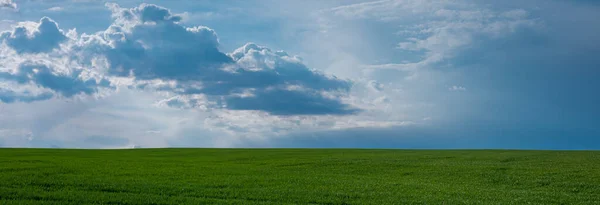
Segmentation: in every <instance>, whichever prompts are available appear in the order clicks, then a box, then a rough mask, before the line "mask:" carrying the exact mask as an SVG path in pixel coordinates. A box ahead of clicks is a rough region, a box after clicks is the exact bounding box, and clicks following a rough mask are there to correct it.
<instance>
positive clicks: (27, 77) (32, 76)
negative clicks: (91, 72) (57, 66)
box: [0, 62, 110, 101]
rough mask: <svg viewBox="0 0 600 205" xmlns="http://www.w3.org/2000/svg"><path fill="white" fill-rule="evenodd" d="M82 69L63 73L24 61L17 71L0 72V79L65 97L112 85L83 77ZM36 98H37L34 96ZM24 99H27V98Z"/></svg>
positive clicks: (93, 91)
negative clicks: (39, 88)
mask: <svg viewBox="0 0 600 205" xmlns="http://www.w3.org/2000/svg"><path fill="white" fill-rule="evenodd" d="M81 72H82V71H81V70H76V71H75V73H70V74H61V73H55V70H54V69H51V68H49V67H48V66H47V65H43V64H36V63H35V62H25V63H22V64H21V65H20V66H19V68H18V69H17V72H16V73H14V74H13V73H0V79H5V80H10V81H14V82H17V83H19V84H28V83H31V84H34V85H38V86H40V87H42V88H47V89H50V90H52V91H56V92H57V93H58V94H60V95H62V96H64V97H72V96H74V95H77V94H87V95H89V94H93V93H96V92H97V91H98V88H101V87H110V82H109V81H108V80H106V79H101V80H100V81H99V82H98V81H97V80H96V79H93V78H91V79H87V80H84V79H81V78H80V77H81ZM34 99H35V98H34ZM24 101H27V98H25V100H24Z"/></svg>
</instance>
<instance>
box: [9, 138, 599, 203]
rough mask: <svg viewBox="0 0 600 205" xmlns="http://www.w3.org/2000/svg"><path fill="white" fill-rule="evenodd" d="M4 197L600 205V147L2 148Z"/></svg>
mask: <svg viewBox="0 0 600 205" xmlns="http://www.w3.org/2000/svg"><path fill="white" fill-rule="evenodd" d="M0 204H3V205H4V204H600V152H591V151H589V152H587V151H488V150H477V151H475V150H468V151H466V150H465V151H461V150H452V151H450V150H448V151H432V150H350V149H348V150H346V149H131V150H62V149H0Z"/></svg>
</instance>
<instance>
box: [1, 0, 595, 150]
mask: <svg viewBox="0 0 600 205" xmlns="http://www.w3.org/2000/svg"><path fill="white" fill-rule="evenodd" d="M597 19H600V3H598V1H587V0H576V1H574V0H568V1H567V0H506V1H494V2H492V1H467V0H464V1H463V0H454V1H447V0H378V1H358V0H327V1H322V0H306V1H280V0H249V1H247V0H231V1H217V0H207V1H183V0H177V1H137V0H122V1H88V0H43V1H42V0H0V147H44V148H46V147H49V148H103V149H104V148H109V149H118V148H138V147H141V148H150V147H243V148H259V147H260V148H263V147H268V148H273V147H286V148H287V147H300V148H410V149H561V150H563V149H576V150H581V149H600V117H598V116H600V108H598V105H600V94H598V93H599V92H598V89H599V88H600V81H599V80H598V79H599V77H600V70H599V69H600V38H599V37H600V24H599V23H598V20H597Z"/></svg>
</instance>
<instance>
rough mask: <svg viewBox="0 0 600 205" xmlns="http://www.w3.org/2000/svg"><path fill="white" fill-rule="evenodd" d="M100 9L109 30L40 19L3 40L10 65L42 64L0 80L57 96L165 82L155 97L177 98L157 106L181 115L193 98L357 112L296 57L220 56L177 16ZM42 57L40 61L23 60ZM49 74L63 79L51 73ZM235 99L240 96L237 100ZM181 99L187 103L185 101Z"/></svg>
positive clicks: (335, 84)
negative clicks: (117, 84)
mask: <svg viewBox="0 0 600 205" xmlns="http://www.w3.org/2000/svg"><path fill="white" fill-rule="evenodd" d="M106 7H108V8H109V9H110V10H111V12H112V18H113V23H112V24H111V25H110V26H109V27H108V28H107V29H106V30H104V31H100V32H97V33H93V34H85V33H84V34H81V35H79V34H77V33H76V32H75V30H72V31H69V32H68V33H67V34H65V33H64V32H63V31H62V30H61V29H60V28H59V27H58V24H57V23H55V22H54V21H53V20H52V19H50V18H47V17H44V18H42V19H41V20H40V22H39V23H21V26H17V27H16V28H15V29H14V30H13V31H11V32H5V33H3V34H2V37H1V39H4V42H5V43H6V45H7V46H8V47H9V48H12V49H13V50H14V51H16V53H17V54H16V56H14V58H13V59H36V58H43V59H45V61H46V62H48V63H46V64H44V65H46V66H45V67H42V68H41V69H40V68H38V69H33V68H32V66H37V65H22V64H23V63H25V62H24V60H22V61H23V62H21V64H19V63H12V64H10V65H11V66H19V68H15V67H11V68H10V67H9V68H10V69H11V70H13V71H12V72H6V73H4V74H3V75H4V78H5V79H9V80H12V81H15V82H18V83H20V84H24V83H33V84H36V85H39V86H40V87H42V88H47V89H50V90H53V91H56V92H57V93H59V94H61V95H62V96H65V97H71V96H74V95H77V94H88V95H89V94H94V93H96V92H97V90H98V88H101V87H109V84H110V83H109V80H107V79H115V80H116V79H129V80H128V81H129V82H130V83H128V84H127V86H133V87H138V88H145V89H148V88H158V87H159V86H160V85H158V84H156V83H159V84H164V83H165V82H170V84H169V86H167V87H164V86H163V87H162V88H160V89H158V90H157V91H160V92H168V93H171V94H175V95H177V98H171V100H169V101H165V102H166V103H165V105H168V106H177V107H180V108H187V109H189V108H196V107H194V105H197V104H198V98H195V97H193V96H198V95H200V96H201V99H202V101H211V102H203V103H201V104H202V106H205V107H206V106H212V107H210V108H212V109H232V110H256V111H263V112H267V113H270V114H273V115H326V114H333V115H346V114H353V113H356V112H358V111H359V109H356V108H352V107H351V106H350V105H348V104H345V103H343V102H342V101H341V99H340V98H339V97H338V96H343V95H344V94H345V93H347V92H348V91H349V89H350V87H351V85H352V83H351V82H350V81H347V80H342V79H338V78H336V77H334V76H329V75H326V74H324V73H321V72H318V71H316V70H314V69H310V68H308V67H307V66H306V65H304V64H303V62H302V61H301V59H300V58H299V57H297V56H291V55H289V54H288V53H286V52H284V51H272V50H271V49H268V48H266V47H262V46H259V45H256V44H254V43H248V44H246V45H244V46H242V47H240V48H238V49H236V50H235V51H233V52H232V53H224V52H221V51H220V50H219V40H218V37H217V34H216V32H215V31H214V30H212V29H210V28H208V27H203V26H193V27H186V26H183V25H181V24H180V21H181V16H180V15H178V14H173V13H171V11H170V10H168V9H166V8H163V7H159V6H156V5H152V4H141V5H139V6H138V7H134V8H121V7H120V6H119V5H117V4H114V3H107V4H106ZM67 36H68V37H67ZM61 46H62V47H61ZM59 47H61V49H56V48H59ZM7 52H8V51H7ZM8 53H9V52H8ZM42 53H47V54H48V55H45V56H32V55H29V54H35V55H41V54H42ZM0 63H1V62H0ZM55 64H58V65H55ZM73 66H75V67H77V68H73ZM54 67H58V68H54ZM56 70H66V71H68V72H66V73H69V74H68V75H54V74H51V73H56V72H53V71H56ZM33 71H35V72H33ZM83 71H86V72H88V71H89V72H91V73H93V74H95V75H99V76H101V77H100V78H96V79H102V80H96V81H94V80H89V79H86V80H83V78H80V76H79V75H80V73H82V72H83ZM7 73H10V74H7ZM102 76H103V77H102ZM104 78H107V79H104ZM116 81H118V80H116ZM122 85H124V84H122ZM243 93H246V94H248V95H246V96H244V97H240V96H241V94H243ZM189 100H191V101H193V102H186V101H189ZM183 105H186V106H183Z"/></svg>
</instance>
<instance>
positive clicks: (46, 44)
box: [0, 17, 67, 54]
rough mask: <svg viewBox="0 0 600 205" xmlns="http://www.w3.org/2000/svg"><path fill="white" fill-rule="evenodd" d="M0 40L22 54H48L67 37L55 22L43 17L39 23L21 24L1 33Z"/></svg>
mask: <svg viewBox="0 0 600 205" xmlns="http://www.w3.org/2000/svg"><path fill="white" fill-rule="evenodd" d="M0 40H3V41H4V42H5V43H6V45H8V46H9V47H11V48H13V49H14V50H15V51H16V52H17V53H20V54H22V53H44V52H50V51H52V50H53V49H55V48H58V45H59V44H60V43H61V42H64V41H65V40H67V37H66V36H65V34H64V33H63V31H62V30H60V29H59V28H58V24H57V23H56V22H54V21H53V20H52V19H50V18H48V17H44V18H42V19H41V20H40V21H39V23H31V24H23V25H21V26H17V27H15V28H14V30H13V31H10V32H3V33H1V34H0Z"/></svg>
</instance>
